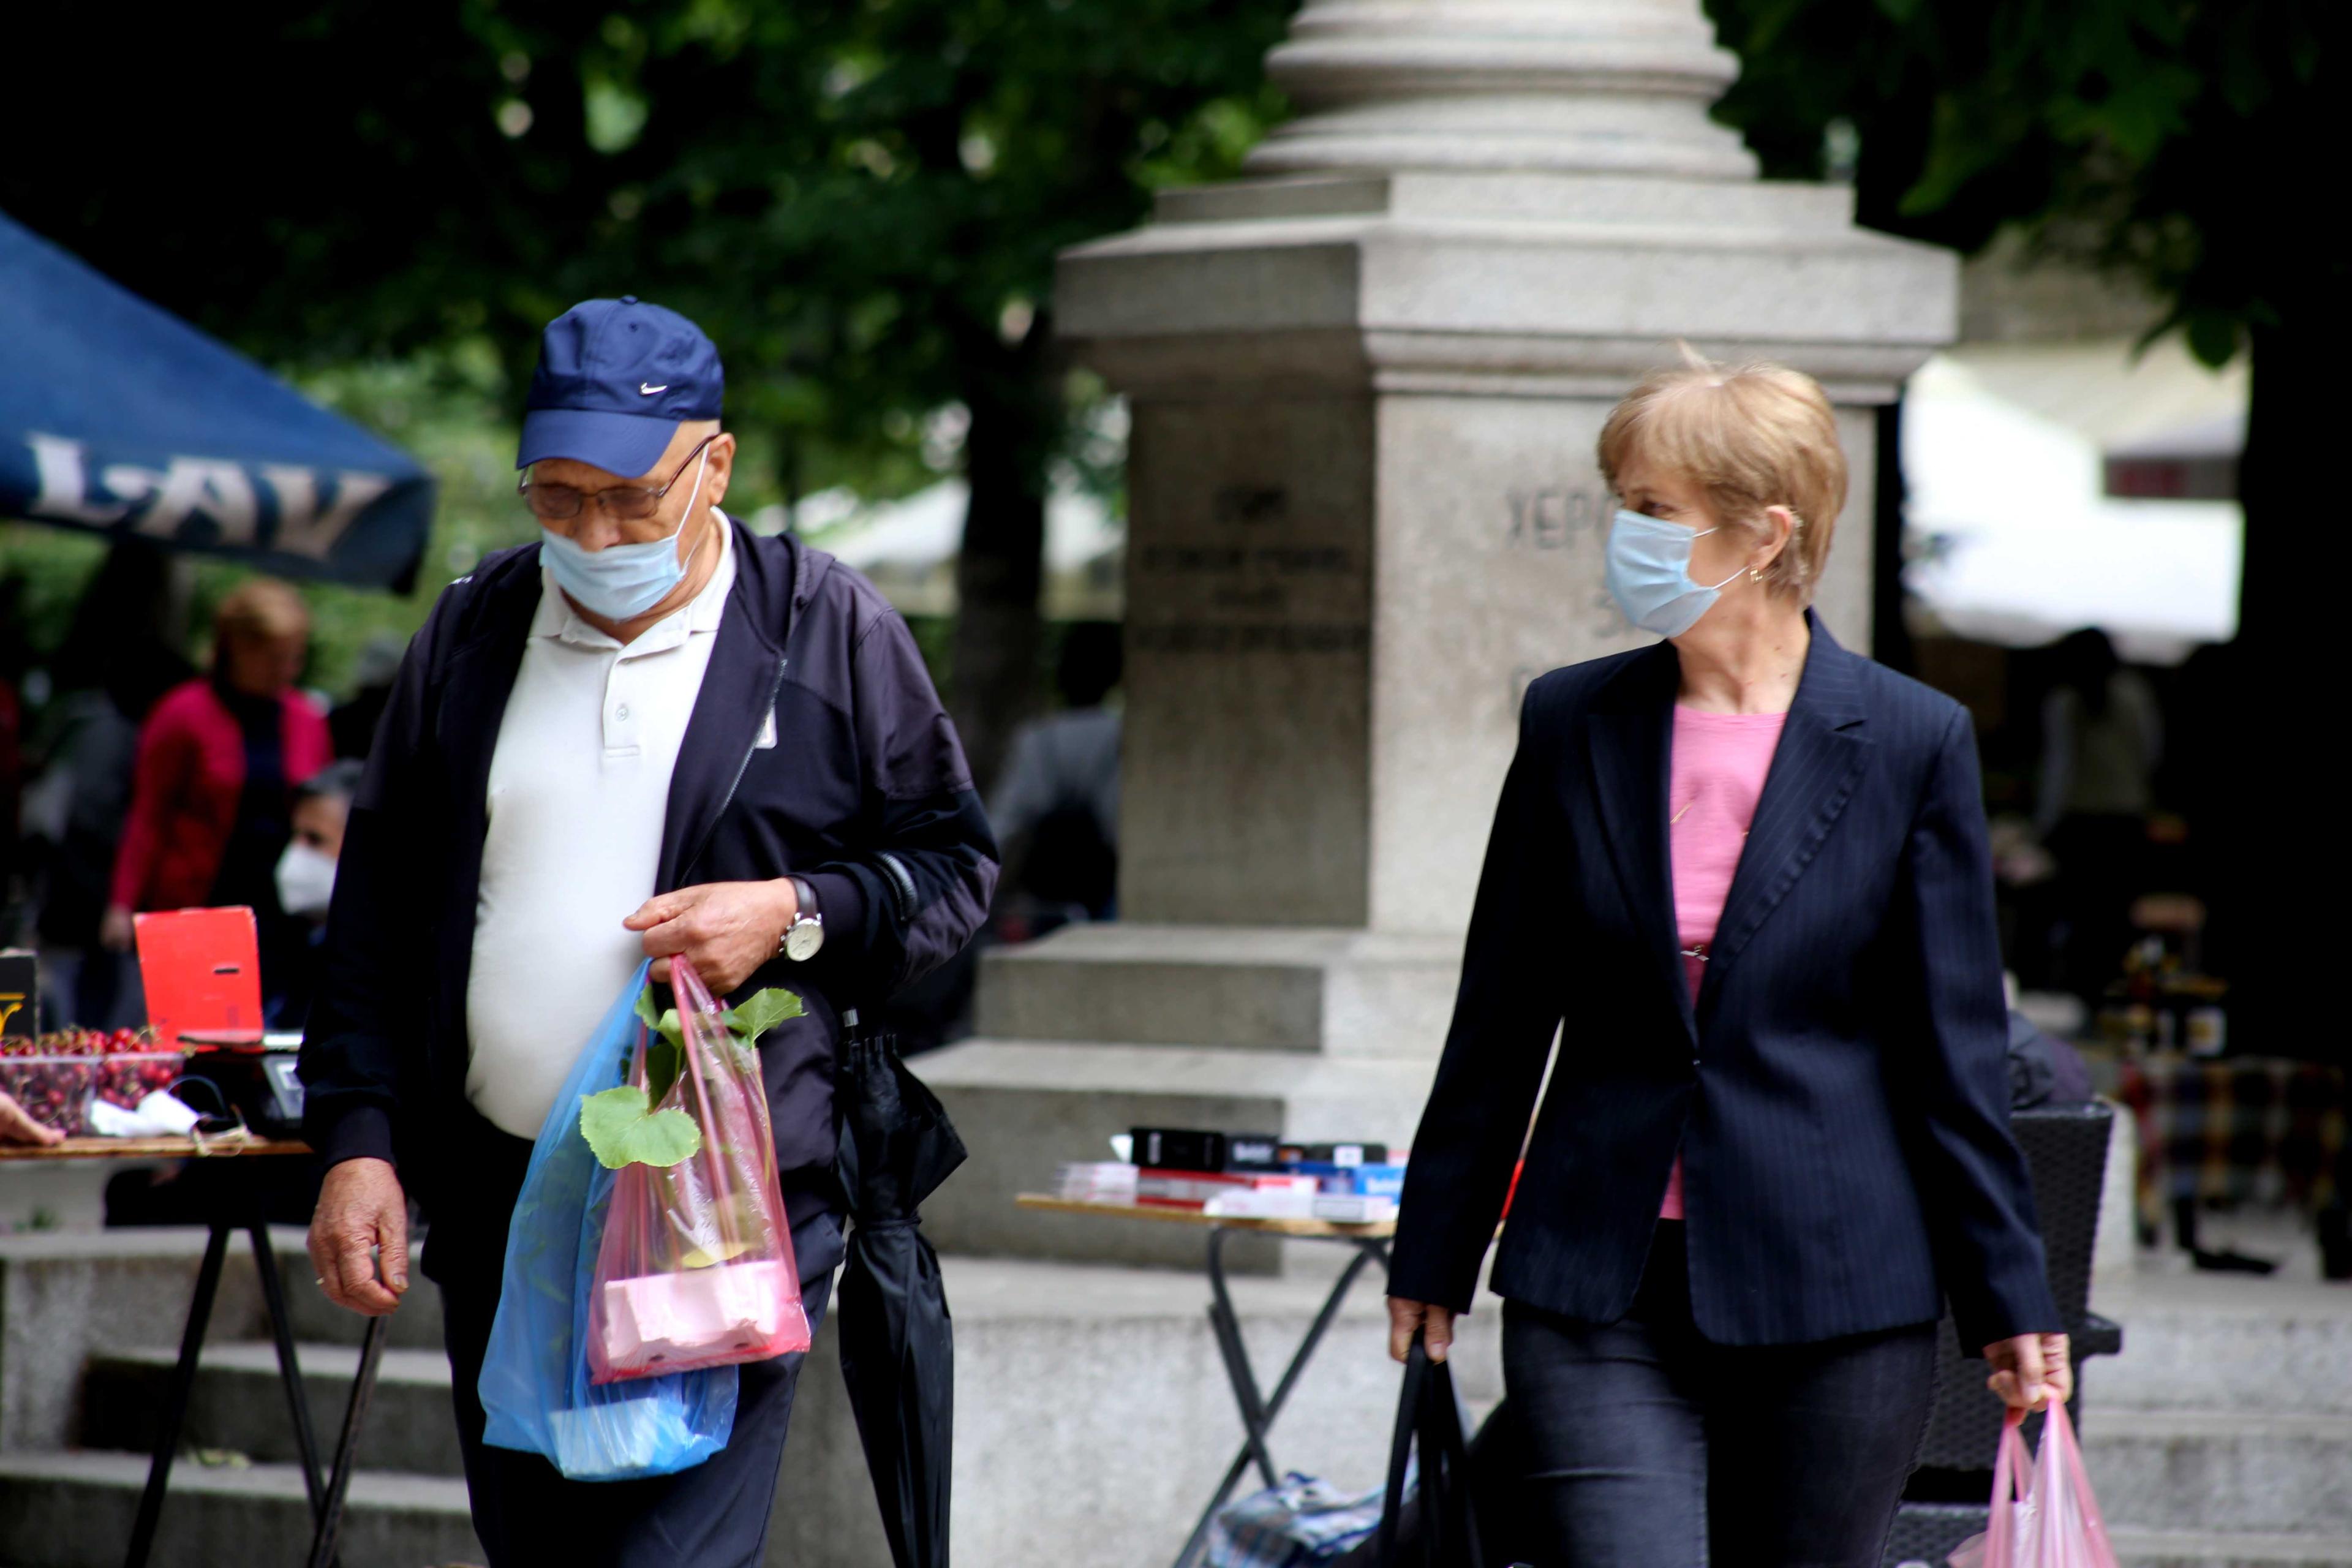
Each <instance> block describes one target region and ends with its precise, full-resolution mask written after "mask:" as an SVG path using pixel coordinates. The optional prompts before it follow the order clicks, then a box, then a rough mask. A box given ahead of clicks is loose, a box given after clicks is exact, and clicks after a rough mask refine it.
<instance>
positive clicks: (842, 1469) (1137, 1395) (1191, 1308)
mask: <svg viewBox="0 0 2352 1568" xmlns="http://www.w3.org/2000/svg"><path fill="white" fill-rule="evenodd" d="M1340 1257H1341V1254H1340V1251H1339V1248H1336V1247H1315V1248H1313V1249H1311V1252H1309V1251H1306V1250H1305V1249H1302V1256H1300V1257H1299V1258H1297V1260H1296V1261H1295V1262H1294V1263H1293V1264H1292V1266H1291V1268H1290V1269H1289V1271H1288V1272H1287V1273H1286V1275H1285V1276H1284V1277H1283V1278H1280V1279H1236V1280H1234V1298H1235V1302H1236V1305H1237V1307H1238V1309H1239V1310H1240V1312H1241V1315H1242V1320H1243V1328H1244V1338H1245V1340H1246V1342H1247V1344H1248V1346H1249V1351H1250V1355H1251V1357H1252V1359H1253V1361H1254V1363H1255V1366H1256V1369H1257V1375H1258V1377H1259V1379H1260V1380H1261V1383H1262V1384H1263V1385H1264V1386H1265V1387H1267V1388H1271V1386H1272V1385H1273V1383H1274V1380H1275V1378H1276V1375H1277V1374H1278V1373H1279V1372H1280V1370H1281V1368H1282V1366H1283V1364H1284V1363H1285V1362H1286V1360H1287V1359H1288V1356H1289V1353H1290V1351H1291V1349H1292V1348H1293V1347H1294V1346H1295V1345H1296V1344H1297V1341H1298V1339H1299V1337H1300V1336H1301V1335H1302V1334H1303V1333H1304V1332H1305V1331H1306V1330H1307V1326H1308V1324H1309V1322H1310V1321H1311V1320H1312V1318H1313V1316H1314V1313H1315V1311H1316V1310H1317V1308H1318V1307H1319V1306H1320V1305H1321V1303H1322V1300H1323V1298H1324V1294H1325V1292H1326V1291H1327V1290H1328V1288H1329V1281H1330V1274H1331V1271H1332V1270H1333V1268H1335V1267H1336V1266H1337V1265H1338V1263H1339V1260H1340ZM941 1263H942V1268H943V1272H944V1275H945V1279H946V1282H947V1293H948V1301H949V1304H950V1307H951V1308H952V1309H953V1310H954V1312H955V1329H956V1343H955V1353H956V1412H955V1415H956V1430H955V1462H954V1494H953V1495H954V1508H955V1516H954V1541H955V1560H956V1562H957V1563H958V1564H959V1565H960V1568H1025V1565H1028V1564H1033V1563H1037V1562H1039V1561H1040V1560H1041V1559H1040V1556H1039V1552H1038V1543H1039V1542H1051V1543H1052V1550H1051V1552H1049V1553H1048V1554H1047V1555H1048V1556H1049V1557H1050V1559H1051V1561H1053V1562H1054V1563H1068V1564H1072V1565H1074V1568H1076V1565H1083V1568H1097V1565H1108V1564H1141V1563H1167V1562H1170V1561H1172V1560H1173V1559H1174V1557H1175V1555H1176V1550H1177V1548H1178V1547H1179V1546H1181V1545H1182V1544H1183V1542H1184V1538H1185V1536H1186V1534H1187V1533H1188V1532H1189V1531H1191V1530H1192V1522H1193V1520H1194V1519H1195V1518H1196V1517H1197V1516H1198V1515H1199V1512H1200V1510H1201V1508H1202V1505H1203V1504H1204V1503H1206V1502H1207V1500H1208V1498H1209V1493H1210V1490H1211V1489H1212V1488H1213V1486H1214V1485H1215V1484H1216V1481H1217V1479H1219V1478H1220V1477H1222V1476H1223V1473H1224V1468H1225V1465H1226V1463H1227V1462H1228V1461H1229V1460H1230V1459H1231V1458H1232V1457H1233V1453H1234V1448H1235V1447H1237V1446H1238V1445H1239V1444H1240V1441H1241V1422H1240V1419H1239V1418H1238V1417H1237V1416H1236V1415H1234V1404H1233V1398H1232V1394H1231V1393H1230V1391H1229V1390H1228V1389H1227V1387H1226V1384H1225V1377H1224V1373H1223V1370H1222V1367H1221V1365H1220V1363H1219V1361H1218V1357H1217V1352H1216V1346H1215V1342H1214V1339H1213V1336H1212V1334H1211V1332H1210V1330H1209V1321H1208V1317H1207V1313H1206V1310H1205V1309H1206V1307H1207V1303H1208V1299H1209V1295H1208V1286H1207V1284H1206V1282H1205V1281H1204V1280H1203V1279H1202V1278H1201V1276H1200V1274H1199V1272H1198V1271H1197V1270H1196V1271H1194V1272H1192V1273H1191V1274H1189V1275H1187V1274H1179V1273H1174V1272H1171V1271H1166V1270H1159V1269H1139V1268H1111V1267H1108V1266H1101V1265H1079V1264H1055V1263H1029V1262H1014V1261H1011V1260H1005V1259H982V1258H944V1259H942V1260H941ZM1492 1306H1493V1303H1492V1302H1488V1303H1486V1305H1484V1306H1482V1307H1481V1308H1480V1310H1478V1311H1476V1312H1475V1313H1474V1314H1473V1315H1472V1316H1471V1317H1469V1318H1468V1319H1465V1321H1464V1329H1465V1337H1464V1339H1463V1341H1462V1342H1461V1343H1460V1344H1459V1346H1458V1348H1457V1350H1456V1352H1455V1355H1454V1367H1455V1378H1456V1384H1457V1386H1458V1387H1459V1388H1460V1389H1461V1391H1462V1393H1463V1395H1464V1397H1465V1400H1467V1401H1468V1402H1469V1403H1470V1404H1471V1405H1472V1406H1473V1408H1474V1411H1475V1410H1478V1409H1483V1408H1484V1407H1485V1406H1486V1405H1487V1404H1489V1403H1491V1402H1492V1401H1493V1400H1494V1398H1495V1397H1496V1395H1498V1394H1499V1393H1500V1392H1501V1369H1500V1355H1499V1339H1500V1336H1499V1334H1498V1332H1497V1318H1498V1314H1497V1313H1496V1312H1495V1311H1494V1310H1492ZM1386 1340H1387V1311H1386V1309H1385V1307H1384V1306H1383V1305H1382V1302H1381V1287H1380V1282H1379V1281H1378V1280H1377V1279H1372V1278H1365V1279H1360V1282H1359V1283H1358V1284H1357V1286H1356V1288H1355V1289H1354V1290H1353V1292H1352V1293H1351V1294H1350V1295H1349V1300H1348V1304H1347V1306H1346V1307H1345V1309H1344V1310H1342V1311H1341V1312H1340V1314H1339V1318H1338V1319H1337V1320H1336V1321H1334V1323H1333V1324H1332V1326H1331V1329H1330V1331H1329V1332H1328V1335H1327V1337H1326V1339H1325V1341H1324V1342H1323V1345H1322V1347H1321V1349H1320V1350H1319V1351H1318V1352H1317V1355H1316V1358H1315V1360H1314V1362H1313V1363H1312V1364H1311V1365H1310V1366H1309V1368H1308V1370H1307V1373H1306V1375H1305V1376H1304V1377H1303V1378H1302V1379H1301V1380H1300V1382H1299V1384H1298V1388H1297V1392H1296V1393H1295V1394H1293V1395H1292V1399H1291V1402H1290V1404H1289V1405H1287V1406H1286V1408H1285V1410H1284V1412H1283V1414H1282V1415H1281V1416H1280V1418H1279V1419H1278V1420H1277V1421H1276V1424H1275V1426H1274V1431H1273V1434H1272V1440H1271V1447H1272V1450H1273V1454H1274V1459H1275V1463H1276V1465H1277V1466H1280V1467H1283V1468H1296V1469H1299V1470H1304V1471H1306V1472H1307V1473H1308V1474H1311V1475H1320V1476H1324V1477H1328V1478H1329V1479H1331V1480H1332V1481H1333V1482H1335V1483H1337V1484H1339V1485H1342V1486H1347V1487H1353V1488H1370V1487H1373V1486H1376V1485H1378V1484H1379V1483H1380V1480H1381V1476H1382V1475H1383V1474H1384V1473H1385V1470H1386V1466H1387V1458H1388V1443H1389V1436H1390V1430H1391V1423H1392V1422H1393V1420H1394V1417H1395V1410H1396V1397H1397V1389H1398V1376H1399V1369H1398V1368H1397V1367H1396V1366H1395V1365H1394V1363H1391V1362H1390V1361H1389V1359H1388V1356H1387V1352H1386ZM837 1344H838V1342H837V1340H836V1339H835V1331H834V1324H833V1321H832V1320H831V1319H830V1318H828V1319H827V1320H826V1322H825V1325H824V1328H823V1329H822V1330H821V1331H820V1332H819V1333H818V1335H817V1341H816V1346H815V1349H814V1352H813V1353H812V1356H811V1360H810V1363H809V1364H808V1366H807V1368H806V1369H805V1370H804V1372H803V1374H802V1379H801V1385H800V1390H799V1392H798V1394H797V1395H796V1396H795V1400H794V1410H793V1430H792V1439H791V1443H790V1445H789V1447H788V1448H787V1450H786V1453H785V1456H784V1465H783V1479H782V1487H781V1489H780V1491H779V1496H778V1503H777V1509H776V1512H775V1516H774V1522H773V1526H772V1531H771V1534H770V1537H769V1552H768V1562H769V1563H770V1564H771V1565H772V1568H784V1565H786V1564H789V1565H790V1568H887V1565H888V1563H889V1556H888V1552H887V1550H886V1549H885V1547H884V1545H883V1542H882V1536H881V1531H880V1526H879V1524H878V1523H877V1515H876V1510H875V1503H874V1489H873V1484H872V1482H871V1481H870V1480H869V1479H867V1476H866V1461H865V1458H864V1453H863V1450H862V1449H861V1448H860V1447H858V1442H857V1434H856V1427H855V1426H854V1424H853V1423H852V1420H851V1417H850V1413H849V1408H848V1402H847V1398H846V1395H845V1393H844V1390H843V1386H842V1381H841V1372H840V1365H839V1359H838V1352H837ZM1257 1485H1258V1483H1257V1482H1256V1481H1255V1479H1244V1485H1243V1488H1242V1490H1243V1491H1244V1492H1246V1491H1250V1490H1255V1489H1256V1487H1257Z"/></svg>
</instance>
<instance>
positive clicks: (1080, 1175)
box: [1054, 1160, 1135, 1203]
mask: <svg viewBox="0 0 2352 1568" xmlns="http://www.w3.org/2000/svg"><path fill="white" fill-rule="evenodd" d="M1054 1192H1055V1195H1057V1196H1059V1197H1064V1198H1067V1199H1070V1200H1071V1201H1073V1202H1077V1203H1133V1202H1134V1201H1135V1167H1134V1166H1133V1165H1130V1164H1128V1163H1125V1162H1124V1161H1119V1160H1066V1161H1064V1162H1063V1163H1062V1165H1061V1168H1060V1169H1059V1170H1057V1171H1056V1172H1055V1175H1054Z"/></svg>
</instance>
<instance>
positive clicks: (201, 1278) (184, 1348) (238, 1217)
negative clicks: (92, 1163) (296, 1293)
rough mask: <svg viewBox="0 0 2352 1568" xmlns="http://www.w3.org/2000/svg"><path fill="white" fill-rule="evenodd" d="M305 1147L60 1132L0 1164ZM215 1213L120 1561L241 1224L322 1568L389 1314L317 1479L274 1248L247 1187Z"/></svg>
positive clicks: (260, 1154) (159, 1510)
mask: <svg viewBox="0 0 2352 1568" xmlns="http://www.w3.org/2000/svg"><path fill="white" fill-rule="evenodd" d="M294 1155H300V1156H303V1157H306V1158H307V1157H308V1156H309V1155H310V1145H309V1144H308V1143H304V1142H299V1141H298V1140H295V1139H290V1138H258V1137H254V1136H252V1135H250V1134H247V1133H244V1132H243V1131H241V1130H240V1131H237V1132H232V1133H226V1134H223V1135H221V1136H218V1137H210V1138H207V1137H202V1136H190V1137H184V1138H68V1139H67V1140H66V1141H65V1142H62V1143H51V1144H47V1145H40V1144H18V1143H0V1163H37V1162H42V1161H51V1160H106V1159H134V1160H188V1159H197V1160H205V1161H208V1162H209V1161H219V1160H252V1159H266V1158H272V1157H280V1158H282V1157H288V1156H294ZM214 1201H215V1204H216V1205H217V1207H216V1209H215V1213H214V1214H213V1215H212V1216H211V1218H210V1219H208V1220H207V1221H206V1222H205V1223H206V1225H207V1226H208V1227H209V1228H210V1230H211V1233H212V1234H211V1237H210V1239H209V1240H208V1241H207V1242H206V1243H205V1261H204V1265H203V1267H202V1268H199V1269H198V1270H197V1271H196V1291H195V1296H194V1299H193V1300H191V1301H190V1302H189V1304H188V1321H187V1325H186V1326H185V1327H184V1329H183V1330H182V1331H181V1332H180V1360H179V1363H178V1364H177V1365H176V1366H174V1367H173V1370H172V1382H171V1385H170V1387H169V1389H168V1390H167V1391H166V1393H165V1394H164V1398H163V1421H162V1425H161V1426H160V1428H159V1429H158V1431H157V1433H156V1436H155V1452H154V1457H153V1458H152V1459H150V1460H149V1461H148V1465H147V1489H146V1490H145V1491H144V1492H143V1493H142V1495H141V1497H140V1499H139V1517H138V1519H137V1520H136V1521H134V1522H133V1523H132V1525H131V1551H130V1554H129V1555H128V1556H127V1557H126V1558H125V1559H124V1563H125V1568H144V1565H145V1563H146V1562H147V1554H148V1552H149V1550H150V1549H151V1548H152V1546H153V1545H154V1542H155V1526H156V1523H157V1521H159V1520H160V1519H161V1518H162V1517H163V1494H164V1492H165V1490H166V1489H168V1488H169V1487H170V1485H171V1480H172V1461H173V1458H174V1457H175V1456H176V1454H177V1453H178V1451H179V1447H180V1431H181V1428H182V1426H184V1425H185V1423H186V1421H187V1415H188V1395H189V1393H190V1392H191V1390H192V1389H193V1388H194V1385H195V1380H196V1363H197V1361H198V1359H199V1357H200V1356H201V1354H202V1352H203V1351H204V1343H205V1329H206V1328H207V1327H208V1326H209V1325H210V1323H211V1321H212V1314H213V1298H214V1295H215V1293H216V1292H217V1290H218V1289H219V1287H220V1277H221V1266H222V1265H223V1264H224V1263H226V1261H227V1259H228V1245H229V1237H230V1235H231V1234H232V1233H234V1232H236V1231H239V1230H242V1231H245V1232H246V1233H247V1234H248V1235H249V1236H250V1237H252V1240H253V1265H254V1270H255V1272H256V1273H257V1275H259V1277H260V1280H261V1299H262V1300H263V1302H264V1303H265V1304H267V1306H268V1310H269V1331H270V1336H271V1338H272V1339H274V1340H275V1341H276V1342H277V1345H278V1377H279V1378H280V1380H281V1381H282V1382H283V1383H284V1384H285V1385H286V1404H287V1409H288V1411H289V1414H290V1415H292V1417H293V1421H294V1443H295V1448H296V1452H297V1454H298V1456H299V1458H300V1460H301V1466H302V1485H303V1488H304V1489H305V1490H306V1491H308V1492H309V1494H310V1518H311V1521H312V1533H311V1537H310V1554H309V1556H308V1557H307V1558H306V1559H305V1562H306V1563H308V1565H309V1568H328V1565H329V1564H330V1563H333V1562H334V1560H335V1541H336V1538H337V1536H338V1535H340V1534H341V1528H342V1513H343V1500H344V1497H345V1496H346V1494H347V1493H348V1492H349V1490H350V1489H351V1480H352V1459H353V1458H354V1456H355V1455H356V1454H357V1453H358V1450H359V1433H360V1426H361V1425H362V1422H364V1421H365V1420H366V1418H367V1407H368V1401H369V1399H370V1397H371V1396H372V1395H373V1394H374V1392H375V1378H376V1369H377V1367H378V1366H379V1365H380V1364H381V1363H382V1362H383V1345H384V1335H385V1331H386V1330H387V1329H388V1328H389V1326H390V1324H391V1321H392V1320H391V1319H389V1318H372V1319H370V1320H369V1321H368V1326H367V1333H366V1336H365V1338H363V1339H362V1341H361V1343H360V1365H359V1371H358V1373H356V1374H355V1375H354V1376H353V1377H352V1396H351V1403H350V1404H349V1405H347V1406H346V1407H345V1409H344V1412H343V1429H342V1435H341V1439H340V1441H339V1442H338V1443H337V1445H336V1447H335V1464H334V1468H333V1470H332V1471H331V1472H330V1473H329V1474H328V1475H327V1476H326V1477H325V1478H324V1479H321V1478H320V1474H319V1449H318V1443H317V1441H316V1439H315V1438H314V1437H313V1436H311V1432H310V1404H309V1402H308V1401H307V1400H306V1399H305V1398H304V1397H303V1394H302V1371H301V1367H300V1365H299V1363H297V1362H296V1360H295V1355H294V1326H293V1323H292V1321H291V1320H290V1319H289V1317H288V1316H287V1312H286V1287H285V1282H284V1281H283V1280H282V1279H280V1278H279V1277H278V1254H277V1252H276V1251H275V1250H274V1249H273V1248H272V1247H271V1246H270V1244H269V1225H268V1220H267V1219H266V1218H265V1217H264V1216H263V1215H262V1211H261V1208H260V1205H259V1204H258V1202H257V1199H256V1197H255V1194H252V1193H251V1192H250V1191H249V1190H248V1184H241V1183H223V1184H219V1185H218V1187H217V1188H216V1189H215V1198H214Z"/></svg>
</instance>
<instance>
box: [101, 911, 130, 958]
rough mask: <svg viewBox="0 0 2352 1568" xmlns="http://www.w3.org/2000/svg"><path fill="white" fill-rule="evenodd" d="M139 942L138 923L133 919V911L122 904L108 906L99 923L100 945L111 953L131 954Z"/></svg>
mask: <svg viewBox="0 0 2352 1568" xmlns="http://www.w3.org/2000/svg"><path fill="white" fill-rule="evenodd" d="M138 940H139V930H138V922H137V921H133V920H132V919H131V911H130V910H128V909H126V908H124V907H123V906H122V905H121V904H109V905H107V906H106V913H105V915H104V916H103V917H102V918H101V919H100V921H99V922H98V944H99V945H100V947H103V948H106V949H108V950H110V952H130V951H131V945H132V943H134V942H137V941H138Z"/></svg>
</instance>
